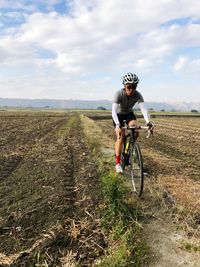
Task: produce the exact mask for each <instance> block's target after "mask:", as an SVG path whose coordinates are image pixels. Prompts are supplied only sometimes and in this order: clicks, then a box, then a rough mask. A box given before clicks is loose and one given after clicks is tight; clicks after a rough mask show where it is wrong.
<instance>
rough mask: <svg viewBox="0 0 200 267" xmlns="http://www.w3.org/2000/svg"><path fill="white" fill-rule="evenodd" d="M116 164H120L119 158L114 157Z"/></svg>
mask: <svg viewBox="0 0 200 267" xmlns="http://www.w3.org/2000/svg"><path fill="white" fill-rule="evenodd" d="M115 161H116V164H120V156H115Z"/></svg>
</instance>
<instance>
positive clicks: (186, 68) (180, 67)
mask: <svg viewBox="0 0 200 267" xmlns="http://www.w3.org/2000/svg"><path fill="white" fill-rule="evenodd" d="M173 68H174V71H176V72H184V73H187V74H189V75H191V73H194V74H195V73H196V74H197V75H199V72H200V58H197V59H189V58H187V57H179V59H178V60H177V62H176V63H175V64H174V67H173Z"/></svg>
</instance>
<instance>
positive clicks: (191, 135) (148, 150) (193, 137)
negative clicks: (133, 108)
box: [93, 117, 200, 224]
mask: <svg viewBox="0 0 200 267" xmlns="http://www.w3.org/2000/svg"><path fill="white" fill-rule="evenodd" d="M93 118H94V119H95V122H96V123H97V124H98V125H99V126H100V127H101V128H102V130H103V132H104V133H105V134H106V135H107V136H108V137H111V138H113V139H114V138H115V134H114V131H113V126H112V121H111V119H103V120H100V119H99V117H97V119H96V117H93ZM138 121H139V123H141V124H144V121H143V120H142V119H139V120H138ZM153 122H154V123H155V125H156V128H155V132H154V136H153V138H150V139H147V138H146V136H145V135H146V133H140V137H139V139H138V142H139V144H140V147H141V149H142V153H143V157H144V164H145V172H147V173H148V176H149V177H150V180H147V183H151V184H155V186H157V187H159V186H161V187H163V188H164V189H165V192H166V193H169V194H170V196H171V201H172V202H174V203H179V204H180V205H181V206H183V207H184V208H186V209H187V210H188V211H189V212H191V213H192V214H193V215H194V216H195V220H196V223H197V224H199V222H200V205H199V199H200V176H199V175H200V161H199V159H200V146H199V144H200V136H199V132H200V119H199V118H178V117H177V118H167V117H166V118H154V119H153ZM147 186H148V185H147Z"/></svg>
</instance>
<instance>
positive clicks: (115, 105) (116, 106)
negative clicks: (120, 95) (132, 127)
mask: <svg viewBox="0 0 200 267" xmlns="http://www.w3.org/2000/svg"><path fill="white" fill-rule="evenodd" d="M118 107H119V104H117V103H113V104H112V118H113V120H114V122H115V124H116V127H117V128H119V126H120V122H119V119H118V116H117V111H118Z"/></svg>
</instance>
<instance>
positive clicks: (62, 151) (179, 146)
mask: <svg viewBox="0 0 200 267" xmlns="http://www.w3.org/2000/svg"><path fill="white" fill-rule="evenodd" d="M86 115H88V114H86ZM86 115H85V117H84V118H85V120H86V119H87V116H86ZM84 118H83V120H82V122H81V120H80V116H79V115H78V114H77V113H74V114H73V113H56V112H48V113H47V112H46V113H44V112H43V113H40V112H34V113H31V112H29V113H15V112H10V113H8V112H1V114H0V124H1V131H0V148H1V152H0V266H43V265H40V264H42V263H44V262H46V266H71V267H73V266H77V265H78V264H79V266H93V264H94V262H95V260H96V259H98V257H99V256H101V255H102V254H103V253H104V248H105V247H106V241H105V240H106V239H105V237H104V235H103V233H102V230H101V227H100V218H99V216H100V215H99V212H98V210H97V207H98V204H99V201H100V200H101V196H100V188H99V186H100V185H99V173H98V171H97V169H98V168H97V166H96V163H95V161H94V158H93V157H92V155H91V152H90V150H89V147H88V144H87V142H86V138H85V135H87V136H88V135H90V134H91V136H93V138H94V136H95V139H96V141H99V142H100V143H101V145H102V150H103V151H104V152H105V153H106V154H108V153H110V157H113V166H111V168H112V167H113V168H114V152H113V145H114V138H115V137H114V131H113V126H112V121H111V119H110V117H109V116H105V115H103V116H101V115H99V114H98V116H97V118H98V120H88V122H87V124H86V126H85V127H87V129H84V131H83V126H82V124H83V121H84ZM139 122H142V120H139ZM154 122H155V124H156V130H155V135H154V137H153V138H151V139H146V136H145V135H146V133H141V135H140V137H139V139H138V142H139V143H140V146H141V149H142V153H143V157H144V167H145V172H146V173H147V176H146V177H147V178H146V180H145V192H144V196H143V198H142V199H141V200H140V203H141V204H142V205H143V209H144V213H145V214H149V215H147V216H149V218H150V217H151V220H149V225H150V224H151V228H150V226H147V227H146V229H148V231H146V234H147V235H148V233H147V232H149V233H151V234H152V235H154V236H155V242H157V247H160V244H159V238H160V239H162V240H163V239H164V238H166V236H167V235H169V236H170V233H171V232H170V231H169V229H168V230H166V229H165V230H166V231H164V230H163V227H162V226H163V225H164V224H163V221H162V220H161V221H160V223H161V224H160V226H159V224H158V221H154V220H152V218H154V217H155V216H156V215H155V214H156V212H157V210H158V209H160V207H161V206H162V205H164V206H165V207H166V209H170V214H171V215H170V216H172V217H170V220H171V221H172V222H173V223H174V222H176V223H177V224H181V225H182V229H184V231H185V233H187V235H188V237H189V236H195V237H199V230H200V228H199V225H200V205H199V199H200V179H199V173H200V162H199V158H200V148H199V142H200V137H199V130H200V123H199V122H200V121H199V119H198V118H193V119H192V118H190V119H185V118H155V119H154ZM95 125H96V126H97V127H95ZM89 127H90V128H89ZM100 143H99V144H100ZM155 195H156V196H155ZM158 206H159V208H158ZM167 216H168V215H166V214H165V213H163V212H162V216H161V217H163V220H165V222H167V221H168V219H167V218H168V217H167ZM148 227H149V228H148ZM159 227H160V229H162V230H163V233H162V234H160V233H158V232H157V233H156V232H155V228H157V230H158V229H159ZM170 227H171V226H170ZM170 229H172V228H170ZM156 238H157V240H156ZM147 239H148V236H147ZM174 240H175V239H174ZM151 241H152V239H151ZM175 241H176V240H175ZM160 242H161V241H160ZM165 244H166V247H167V246H168V247H169V251H168V256H169V257H170V253H171V252H170V247H172V243H170V242H168V243H167V242H166V243H165ZM196 248H197V249H199V247H196ZM152 249H153V248H152ZM152 253H154V251H153V252H152ZM191 255H192V254H191ZM176 256H177V255H176V254H175V256H174V257H175V258H177V257H176ZM166 257H167V256H166ZM183 257H184V256H183ZM188 259H189V260H188V261H190V260H191V259H190V258H188ZM193 260H194V262H195V261H196V259H195V256H194V258H193ZM191 261H192V260H191ZM67 264H68V265H67ZM159 264H160V263H159V261H157V265H156V264H155V265H150V266H159V267H161V266H167V265H159ZM94 266H95V265H94ZM170 266H172V267H173V266H177V265H176V263H175V265H173V263H172V264H170ZM180 266H182V265H180ZM187 266H198V265H195V264H194V265H190V264H187Z"/></svg>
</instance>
